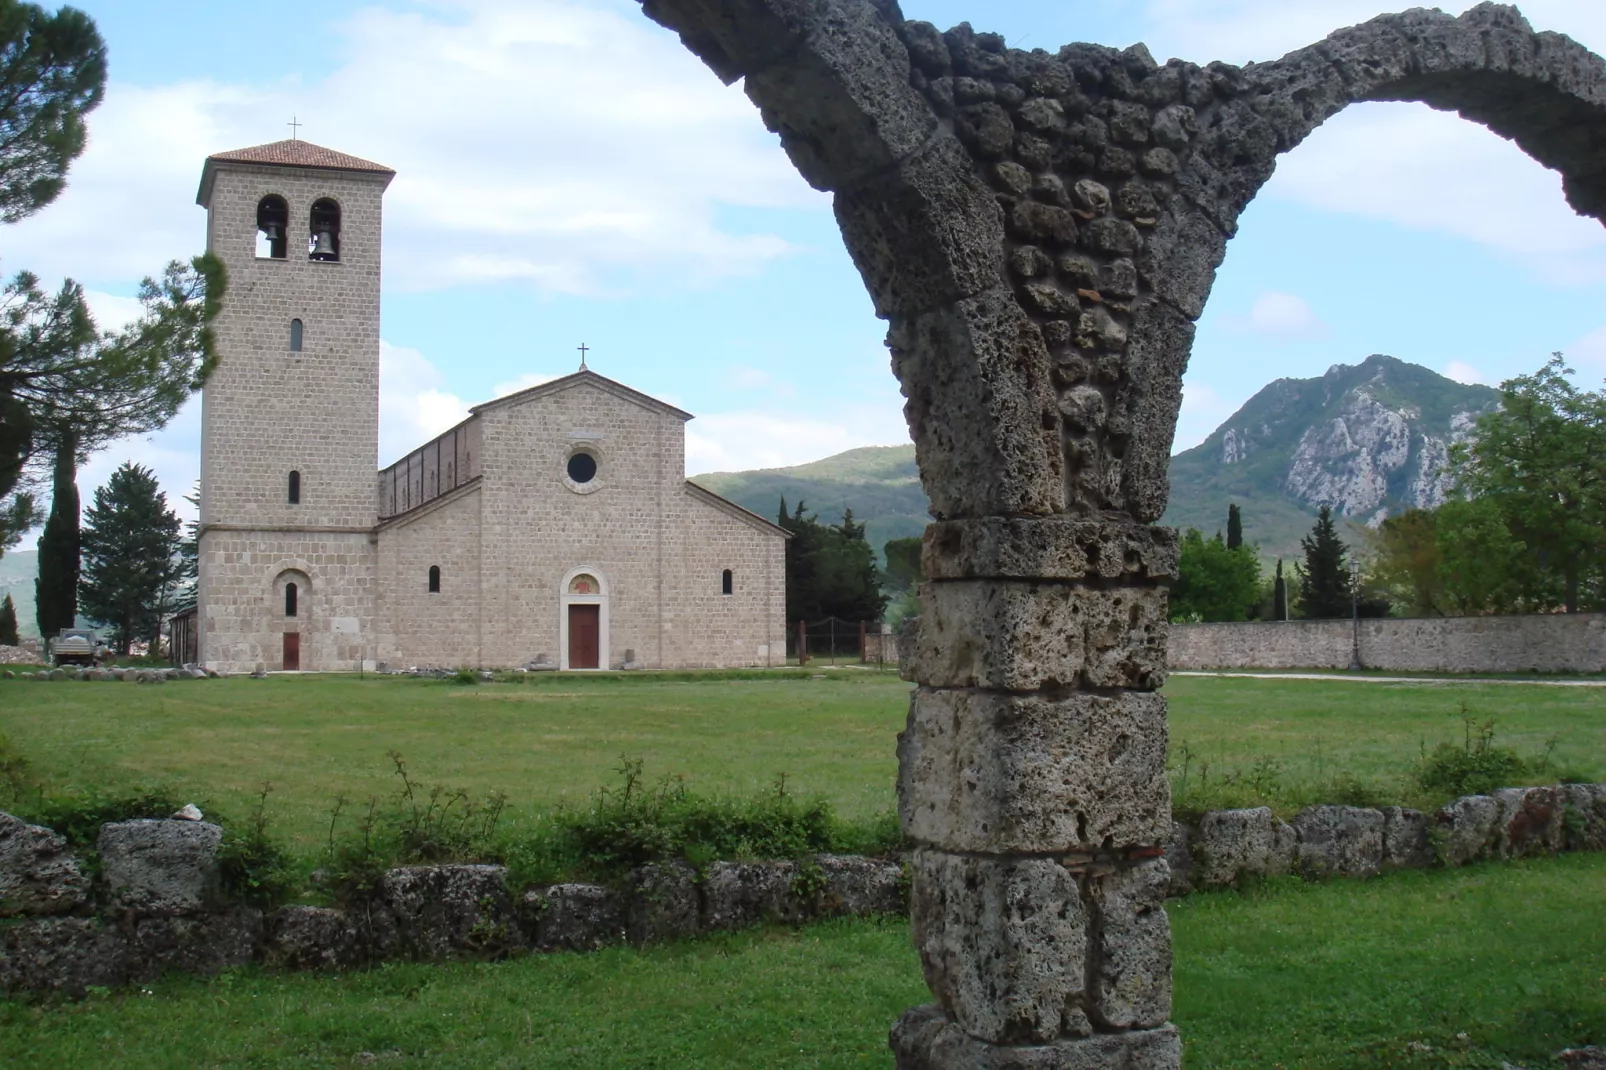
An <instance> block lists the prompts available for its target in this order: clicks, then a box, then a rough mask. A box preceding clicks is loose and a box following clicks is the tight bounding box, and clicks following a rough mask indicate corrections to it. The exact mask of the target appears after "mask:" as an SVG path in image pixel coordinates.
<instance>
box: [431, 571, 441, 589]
mask: <svg viewBox="0 0 1606 1070" xmlns="http://www.w3.org/2000/svg"><path fill="white" fill-rule="evenodd" d="M429 593H430V594H440V593H441V567H440V566H439V565H431V566H429Z"/></svg>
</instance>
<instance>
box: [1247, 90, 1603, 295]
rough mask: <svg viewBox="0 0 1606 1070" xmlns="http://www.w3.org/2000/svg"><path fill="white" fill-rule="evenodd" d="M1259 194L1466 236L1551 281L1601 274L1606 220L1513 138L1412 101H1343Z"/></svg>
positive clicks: (1588, 278)
mask: <svg viewBox="0 0 1606 1070" xmlns="http://www.w3.org/2000/svg"><path fill="white" fill-rule="evenodd" d="M1264 196H1270V197H1280V198H1282V199H1284V200H1291V201H1295V202H1298V203H1300V204H1303V205H1306V206H1308V207H1312V208H1318V209H1321V210H1324V211H1330V212H1341V213H1345V214H1349V215H1356V216H1363V217H1366V218H1370V219H1379V220H1383V221H1386V222H1389V223H1393V224H1396V225H1398V226H1401V227H1405V228H1407V229H1410V230H1434V231H1440V232H1444V233H1449V234H1454V235H1456V236H1458V237H1462V238H1467V239H1470V240H1472V241H1475V242H1477V243H1479V244H1481V245H1484V246H1487V247H1489V248H1491V249H1494V250H1495V251H1497V252H1499V253H1501V254H1503V255H1505V256H1506V257H1507V258H1508V259H1510V260H1511V261H1512V262H1513V263H1516V264H1520V265H1521V266H1523V267H1524V268H1525V269H1527V270H1531V271H1533V272H1535V273H1537V274H1538V275H1540V276H1541V277H1543V278H1545V279H1547V280H1549V281H1551V282H1555V283H1581V282H1598V281H1601V280H1606V228H1602V226H1601V225H1600V224H1599V223H1598V222H1596V221H1595V220H1592V219H1586V218H1584V217H1582V216H1579V215H1578V214H1577V213H1575V212H1573V210H1572V209H1571V208H1569V207H1568V205H1567V203H1566V201H1565V199H1564V198H1563V197H1562V192H1561V178H1560V176H1559V175H1557V174H1555V173H1554V172H1552V171H1547V170H1546V169H1545V168H1543V167H1541V166H1540V165H1539V164H1538V163H1536V162H1535V161H1533V160H1532V159H1530V158H1529V157H1528V156H1526V155H1524V154H1523V152H1522V150H1521V149H1519V148H1517V147H1516V145H1514V144H1512V143H1511V142H1508V141H1505V140H1504V139H1502V138H1500V137H1498V136H1496V135H1495V134H1492V133H1490V132H1489V131H1488V130H1485V129H1483V128H1482V127H1480V126H1477V125H1475V124H1473V123H1468V122H1466V121H1464V120H1462V119H1459V118H1457V117H1456V116H1454V115H1447V114H1445V113H1443V112H1436V111H1433V110H1431V109H1429V108H1427V107H1425V106H1423V105H1419V104H1398V103H1395V104H1365V105H1359V106H1357V107H1353V108H1349V109H1347V110H1345V111H1344V112H1342V113H1340V114H1339V115H1337V116H1335V117H1334V118H1333V119H1331V120H1329V121H1328V122H1327V124H1326V125H1325V126H1323V127H1321V128H1320V129H1319V130H1317V131H1316V132H1315V133H1314V134H1312V135H1311V136H1310V138H1309V139H1308V140H1307V141H1306V142H1305V143H1304V144H1303V145H1301V146H1300V147H1299V148H1298V149H1296V150H1294V151H1293V152H1291V153H1289V154H1288V155H1287V156H1285V157H1284V158H1283V160H1282V161H1281V163H1279V165H1278V168H1277V173H1276V175H1275V176H1274V177H1273V178H1272V180H1271V182H1269V183H1268V184H1267V186H1266V190H1265V194H1264Z"/></svg>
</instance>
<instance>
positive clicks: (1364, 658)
mask: <svg viewBox="0 0 1606 1070" xmlns="http://www.w3.org/2000/svg"><path fill="white" fill-rule="evenodd" d="M1353 635H1354V629H1353V626H1352V624H1351V622H1350V621H1347V620H1296V621H1268V622H1245V623H1241V624H1173V625H1172V626H1171V640H1170V663H1171V667H1172V668H1173V669H1346V668H1348V667H1349V663H1350V653H1351V647H1352V645H1353V641H1354V640H1353ZM1360 637H1361V644H1360V648H1361V664H1362V665H1364V666H1365V667H1366V668H1368V669H1386V670H1390V671H1394V672H1562V673H1598V672H1606V615H1603V614H1600V613H1571V614H1543V615H1538V614H1530V615H1525V616H1509V617H1434V618H1426V619H1422V620H1363V621H1361V626H1360Z"/></svg>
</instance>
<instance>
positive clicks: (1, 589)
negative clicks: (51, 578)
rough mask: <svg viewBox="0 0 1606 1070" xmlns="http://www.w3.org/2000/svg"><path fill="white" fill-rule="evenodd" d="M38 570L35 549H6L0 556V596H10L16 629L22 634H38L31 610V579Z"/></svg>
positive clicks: (37, 553)
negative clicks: (15, 615) (15, 612)
mask: <svg viewBox="0 0 1606 1070" xmlns="http://www.w3.org/2000/svg"><path fill="white" fill-rule="evenodd" d="M38 572H39V552H38V551H37V550H7V551H6V553H5V556H4V557H0V598H4V597H5V596H6V595H8V594H9V595H10V596H11V601H12V603H13V604H14V605H15V606H16V607H17V631H18V633H20V634H21V635H23V636H35V637H37V636H38V635H39V625H38V624H37V623H36V622H35V621H34V612H33V581H34V577H35V576H36V575H38Z"/></svg>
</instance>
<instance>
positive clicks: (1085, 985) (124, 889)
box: [0, 784, 1606, 1067]
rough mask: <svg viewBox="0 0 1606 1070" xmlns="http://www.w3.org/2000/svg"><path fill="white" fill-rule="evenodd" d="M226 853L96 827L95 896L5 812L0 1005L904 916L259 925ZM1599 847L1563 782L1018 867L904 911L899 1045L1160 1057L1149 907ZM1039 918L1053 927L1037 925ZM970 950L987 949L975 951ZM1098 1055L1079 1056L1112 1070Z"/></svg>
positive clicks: (949, 859)
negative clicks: (1040, 949)
mask: <svg viewBox="0 0 1606 1070" xmlns="http://www.w3.org/2000/svg"><path fill="white" fill-rule="evenodd" d="M182 813H183V811H180V814H182ZM221 838H222V830H221V829H220V828H219V827H218V826H217V825H213V824H209V823H207V822H205V821H203V820H199V819H191V818H187V817H183V816H179V815H175V816H174V817H173V818H170V819H167V820H139V821H121V822H116V823H112V824H107V825H104V826H102V828H101V832H100V837H99V841H98V843H97V854H98V857H99V871H98V874H97V875H96V876H95V877H94V879H93V880H91V876H90V874H91V872H92V870H91V868H90V867H87V866H86V865H85V864H84V862H83V861H82V860H81V859H79V858H78V857H76V856H75V855H74V854H73V852H72V851H71V850H69V848H68V845H67V841H66V840H65V839H63V838H62V837H61V836H59V835H58V834H56V833H55V832H52V831H51V830H50V829H46V828H41V827H39V826H36V825H29V824H27V823H26V822H23V821H20V820H18V819H17V818H15V817H12V816H11V815H9V814H3V813H0V919H5V924H4V925H3V926H0V991H17V992H40V991H43V992H62V993H67V994H81V993H82V992H83V991H84V990H85V989H87V988H89V987H92V986H116V985H120V984H130V983H135V982H139V981H144V980H149V979H151V978H154V977H156V976H158V975H160V974H161V973H163V972H166V971H179V972H185V973H194V974H200V975H210V974H215V973H217V972H218V971H220V970H224V969H227V968H229V967H232V966H238V965H242V964H244V963H247V962H260V963H264V964H266V965H269V966H273V967H277V968H281V969H292V970H345V969H352V968H355V967H358V966H362V965H365V964H367V963H370V962H375V961H379V960H383V959H390V958H406V959H416V960H426V961H442V960H450V959H500V958H506V957H509V956H512V955H519V954H526V953H529V952H551V951H593V950H596V949H598V948H602V947H606V946H609V945H612V944H621V943H631V944H635V945H638V946H640V945H646V944H654V943H661V942H663V941H666V940H674V939H679V938H682V937H687V936H694V935H696V934H698V933H704V932H714V931H718V930H726V929H739V928H744V927H747V926H752V925H758V924H762V923H783V924H795V923H799V922H804V921H809V920H812V919H816V918H824V917H840V916H854V917H869V916H877V915H895V914H902V913H904V912H905V911H906V910H909V909H910V906H911V904H910V903H909V902H908V891H909V888H908V883H909V881H908V874H907V871H906V867H905V866H904V865H902V864H900V863H899V862H896V861H888V860H886V859H878V858H863V857H858V856H850V855H831V854H822V855H816V856H814V857H813V858H811V859H808V860H806V861H775V862H713V863H710V864H709V865H708V866H706V867H704V868H703V869H701V870H697V869H694V868H693V867H691V866H689V865H687V864H685V863H683V862H665V863H657V864H653V865H648V866H643V867H641V868H640V869H638V870H635V871H634V872H632V873H630V874H629V875H628V876H627V877H626V878H625V879H624V880H623V881H621V882H620V884H619V885H618V886H612V887H610V886H606V885H597V884H580V883H563V884H551V885H537V886H531V887H529V888H526V889H524V890H523V891H522V892H519V893H516V892H514V891H513V890H512V889H510V888H509V887H508V883H507V870H506V869H505V868H504V867H502V866H492V865H466V864H465V865H433V866H402V867H398V868H396V869H393V870H390V871H389V872H387V873H386V874H385V875H384V876H383V877H382V878H381V880H380V881H379V886H378V888H377V890H376V892H375V894H374V896H373V899H372V900H371V901H370V902H368V903H366V904H364V905H363V906H362V907H361V908H360V909H350V910H339V909H334V908H330V907H319V906H287V907H282V908H280V909H278V910H274V911H270V912H267V913H264V912H262V911H260V910H256V909H253V908H251V907H246V906H241V905H239V904H233V903H227V902H223V901H221V899H220V898H219V893H218V862H217V851H218V845H219V843H220V841H221ZM1598 850H1606V784H1569V785H1563V786H1560V787H1538V788H1511V789H1505V790H1502V791H1498V792H1495V793H1494V794H1493V795H1487V796H1484V795H1474V796H1467V797H1464V798H1461V799H1457V800H1456V801H1455V802H1452V803H1450V804H1449V805H1447V806H1445V807H1443V808H1442V809H1440V810H1439V811H1438V812H1437V813H1435V814H1423V813H1421V812H1419V811H1415V810H1406V809H1402V808H1399V807H1388V808H1385V809H1382V810H1373V809H1367V808H1363V807H1353V806H1313V807H1310V808H1308V809H1306V810H1303V811H1301V812H1300V813H1299V814H1296V815H1295V816H1294V818H1293V820H1292V821H1289V822H1283V821H1279V820H1278V819H1277V818H1276V817H1275V816H1274V815H1273V814H1272V812H1271V811H1270V810H1268V809H1266V808H1265V807H1260V808H1256V809H1249V810H1221V811H1213V812H1211V813H1207V814H1204V815H1202V816H1201V817H1200V818H1199V819H1198V820H1195V821H1174V822H1172V824H1171V829H1170V834H1169V836H1168V837H1167V843H1166V846H1165V848H1164V853H1163V856H1162V855H1160V854H1156V855H1155V856H1152V857H1149V858H1146V859H1144V860H1142V861H1141V862H1139V863H1138V864H1135V865H1130V866H1125V867H1120V868H1118V869H1116V870H1114V871H1113V872H1112V873H1110V874H1107V875H1106V879H1105V880H1103V881H1101V882H1099V883H1098V884H1096V885H1095V886H1094V887H1093V892H1092V894H1091V895H1089V896H1087V897H1086V898H1085V899H1084V898H1083V897H1082V896H1081V895H1080V894H1078V893H1079V889H1078V888H1077V886H1076V884H1075V883H1074V882H1073V881H1069V880H1067V879H1066V878H1065V877H1064V876H1063V874H1064V873H1065V868H1064V862H1063V860H1058V861H1038V862H1035V863H1034V862H1031V861H1027V862H1022V863H1020V864H1018V865H1016V866H1015V867H1014V869H1013V871H1012V872H1011V873H1010V874H1009V879H1008V880H1007V881H1005V882H1003V883H1002V884H1001V886H1000V888H999V892H998V894H997V895H996V896H995V897H989V898H986V899H983V900H982V901H981V904H980V907H979V909H980V912H981V913H982V915H983V916H982V917H981V918H977V917H974V916H972V914H971V913H970V912H971V911H974V910H976V909H977V907H976V906H975V903H976V901H975V900H974V899H972V898H970V897H967V896H963V895H949V896H945V897H939V896H930V895H928V896H925V897H916V898H915V900H914V902H913V904H912V907H913V910H914V911H915V914H916V918H915V920H916V922H917V926H918V928H917V932H920V933H921V934H923V936H922V938H923V941H924V943H923V944H922V945H921V947H920V951H921V954H922V956H923V958H925V959H927V960H935V961H937V962H938V963H939V967H940V968H939V969H938V970H937V971H935V976H936V977H937V978H939V979H940V980H941V981H943V983H944V984H945V985H946V986H948V987H945V988H943V989H942V990H941V991H940V992H939V993H938V995H939V996H940V997H941V998H942V999H943V1000H944V1001H945V1002H946V1004H948V1005H950V1006H952V1007H954V1008H956V1009H957V1012H958V1013H960V1014H962V1015H963V1018H961V1019H958V1020H956V1021H949V1020H948V1019H947V1018H946V1017H944V1013H945V1012H938V1011H934V1010H923V1011H920V1012H918V1014H917V1015H916V1016H915V1017H914V1018H912V1019H910V1022H911V1023H912V1025H911V1028H912V1030H913V1032H912V1033H911V1032H907V1031H905V1032H903V1033H900V1034H899V1035H900V1036H902V1037H904V1039H903V1040H900V1041H899V1042H898V1043H900V1044H902V1045H904V1047H905V1048H908V1047H909V1045H926V1044H937V1045H939V1046H940V1047H941V1048H942V1049H943V1050H945V1051H946V1050H950V1049H951V1050H952V1051H953V1052H955V1053H960V1054H964V1056H965V1058H967V1059H972V1060H973V1061H972V1062H971V1063H970V1064H966V1065H975V1066H994V1065H998V1066H1002V1065H1004V1064H1002V1063H998V1062H996V1060H995V1057H994V1056H993V1055H991V1054H988V1052H989V1051H990V1050H991V1049H989V1048H988V1047H986V1046H982V1045H979V1042H977V1041H976V1040H975V1039H974V1038H973V1037H972V1036H971V1035H970V1034H968V1033H967V1032H966V1031H965V1029H964V1028H962V1027H961V1025H959V1024H958V1022H961V1021H969V1022H973V1023H975V1025H976V1026H977V1027H978V1028H985V1029H988V1030H991V1031H994V1032H997V1033H999V1034H1001V1035H1007V1036H1015V1037H1028V1036H1035V1037H1039V1038H1047V1040H1046V1043H1047V1044H1048V1045H1049V1046H1054V1045H1059V1044H1061V1041H1060V1040H1059V1039H1058V1038H1060V1037H1062V1036H1064V1035H1066V1034H1067V1033H1068V1034H1070V1035H1072V1036H1084V1037H1085V1036H1093V1035H1094V1033H1093V1030H1092V1021H1091V1020H1086V1021H1084V1020H1082V1019H1079V1018H1077V1017H1076V1015H1078V1014H1085V1013H1086V1012H1084V1011H1082V1010H1080V1004H1079V1002H1078V999H1077V998H1073V997H1079V998H1080V999H1082V1000H1085V1001H1086V1002H1087V1005H1090V1006H1092V1007H1094V1008H1095V1009H1096V1013H1097V1015H1098V1020H1099V1021H1101V1022H1105V1023H1110V1024H1111V1025H1115V1024H1117V1023H1119V1025H1120V1027H1121V1028H1124V1029H1134V1030H1143V1031H1148V1032H1149V1033H1151V1034H1152V1039H1148V1040H1145V1041H1144V1043H1145V1044H1149V1045H1154V1046H1155V1047H1154V1050H1155V1051H1167V1050H1169V1045H1171V1044H1172V1043H1174V1042H1175V1039H1176V1038H1175V1034H1174V1032H1173V1031H1171V1030H1170V1029H1169V1027H1167V1026H1165V1024H1164V1023H1165V1020H1166V1018H1167V1017H1168V1016H1169V1014H1170V1007H1171V997H1170V985H1169V983H1168V982H1167V980H1166V979H1167V978H1168V977H1169V976H1170V954H1171V950H1170V943H1169V941H1168V940H1165V939H1161V938H1159V937H1160V936H1163V935H1164V934H1165V933H1166V932H1167V931H1168V930H1167V928H1166V921H1165V912H1164V910H1163V908H1162V901H1163V900H1164V899H1165V898H1167V897H1168V896H1178V895H1187V894H1189V893H1190V892H1192V891H1195V890H1204V889H1216V888H1227V887H1234V886H1237V885H1239V884H1241V883H1242V882H1243V881H1245V880H1248V879H1254V878H1262V877H1268V876H1278V875H1283V874H1289V873H1295V874H1299V875H1301V876H1303V877H1305V878H1306V879H1311V880H1316V879H1322V878H1334V877H1350V878H1364V877H1370V876H1374V875H1376V874H1378V873H1380V872H1386V871H1388V870H1392V869H1405V868H1423V867H1427V866H1433V865H1463V864H1465V863H1467V862H1472V861H1481V860H1501V859H1508V858H1520V857H1526V856H1530V855H1535V854H1551V853H1555V852H1558V851H1598ZM935 858H936V861H935V862H934V860H933V859H934V856H932V855H931V854H929V853H925V854H923V853H920V852H916V853H915V854H914V855H912V856H911V859H910V863H911V868H912V867H913V866H919V865H927V866H930V865H933V864H940V865H944V866H948V867H952V868H956V869H957V870H958V872H956V873H953V874H941V875H939V878H938V880H937V882H936V883H937V887H938V888H954V887H964V886H965V884H966V882H967V881H969V880H970V879H971V878H972V876H973V874H972V873H970V872H968V871H967V867H968V868H972V869H973V868H974V867H973V866H972V864H971V863H970V862H969V861H968V860H966V859H965V858H963V857H962V856H935ZM1045 901H1048V902H1050V903H1052V904H1053V906H1054V909H1052V910H1048V911H1043V910H1038V909H1036V907H1037V905H1039V904H1041V903H1043V902H1045ZM1089 913H1097V914H1099V915H1100V917H1101V920H1102V926H1103V928H1102V930H1101V931H1102V936H1101V940H1102V944H1101V948H1100V952H1099V959H1098V967H1097V969H1096V970H1094V971H1092V972H1091V973H1088V972H1076V971H1070V970H1063V969H1062V970H1056V971H1049V972H1026V971H1021V972H1017V973H1015V974H1011V975H1009V976H1010V979H1011V983H1012V987H1011V988H1010V989H1009V992H1008V996H1009V998H1008V999H1007V1000H1004V1001H1002V1002H1000V1001H997V1000H994V999H992V998H990V995H991V994H990V993H989V992H988V991H987V990H986V989H985V988H984V987H983V986H984V984H985V983H986V978H985V977H984V976H983V975H982V974H981V973H980V972H978V971H976V970H975V969H973V968H970V969H967V968H965V965H964V964H965V963H967V962H971V961H974V956H975V955H977V954H978V953H988V954H996V955H1002V956H1006V957H1007V956H1008V955H1010V954H1011V944H1010V941H1011V940H1016V941H1020V940H1026V939H1056V940H1059V941H1061V942H1063V943H1066V944H1074V942H1075V934H1076V933H1078V932H1083V931H1085V929H1086V924H1087V921H1088V919H1087V917H1086V915H1087V914H1089ZM978 922H986V924H978ZM1056 929H1063V930H1065V931H1064V932H1056V931H1055V930H1056ZM1157 934H1158V936H1157ZM977 940H983V941H992V942H993V946H992V947H991V948H983V949H977V948H974V947H973V946H972V944H973V942H974V941H977ZM1067 1015H1070V1016H1071V1019H1070V1020H1067V1018H1066V1016H1067ZM1039 1043H1040V1044H1041V1043H1044V1041H1039ZM1098 1043H1102V1042H1097V1043H1095V1044H1094V1046H1093V1047H1092V1048H1086V1049H1083V1048H1076V1049H1071V1050H1076V1051H1083V1050H1086V1051H1093V1052H1095V1053H1104V1054H1107V1053H1105V1049H1104V1048H1102V1047H1099V1046H1098ZM900 1050H903V1049H900ZM909 1050H914V1049H913V1048H910V1049H909ZM1144 1050H1147V1049H1144ZM1078 1057H1080V1056H1078ZM1089 1058H1091V1056H1089ZM1099 1058H1103V1054H1100V1055H1099ZM978 1060H979V1061H978ZM1012 1065H1013V1064H1012ZM1046 1065H1049V1066H1054V1065H1059V1064H1053V1063H1050V1064H1046ZM1067 1065H1079V1064H1075V1063H1072V1064H1067ZM1080 1065H1087V1066H1089V1067H1093V1066H1102V1065H1105V1064H1103V1063H1100V1062H1098V1060H1097V1059H1095V1060H1094V1061H1093V1062H1088V1063H1085V1064H1080ZM1131 1065H1133V1066H1142V1065H1143V1064H1142V1063H1141V1062H1138V1063H1132V1064H1131ZM1581 1065H1583V1064H1581Z"/></svg>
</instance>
